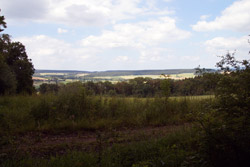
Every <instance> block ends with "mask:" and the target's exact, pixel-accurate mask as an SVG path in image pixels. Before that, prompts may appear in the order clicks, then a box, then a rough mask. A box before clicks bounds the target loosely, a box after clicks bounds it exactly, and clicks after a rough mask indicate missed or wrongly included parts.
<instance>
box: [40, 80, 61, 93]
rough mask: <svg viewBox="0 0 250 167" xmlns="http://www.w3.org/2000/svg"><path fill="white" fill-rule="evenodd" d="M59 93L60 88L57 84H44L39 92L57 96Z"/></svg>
mask: <svg viewBox="0 0 250 167" xmlns="http://www.w3.org/2000/svg"><path fill="white" fill-rule="evenodd" d="M58 91H59V86H58V85H57V84H47V83H43V84H41V85H40V87H39V92H40V93H41V94H46V93H54V94H57V92H58Z"/></svg>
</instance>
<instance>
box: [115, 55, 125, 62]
mask: <svg viewBox="0 0 250 167" xmlns="http://www.w3.org/2000/svg"><path fill="white" fill-rule="evenodd" d="M128 60H129V58H128V56H118V57H116V58H115V60H114V61H115V62H125V61H128Z"/></svg>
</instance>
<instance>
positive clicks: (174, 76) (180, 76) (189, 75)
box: [93, 73, 195, 80]
mask: <svg viewBox="0 0 250 167" xmlns="http://www.w3.org/2000/svg"><path fill="white" fill-rule="evenodd" d="M137 77H143V78H152V79H164V77H163V76H162V75H125V76H103V77H93V78H96V79H108V80H115V79H124V80H129V79H134V78H137ZM194 77H195V75H194V74H193V73H181V74H172V75H169V78H170V79H176V80H178V79H185V78H194Z"/></svg>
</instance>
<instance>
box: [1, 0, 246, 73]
mask: <svg viewBox="0 0 250 167" xmlns="http://www.w3.org/2000/svg"><path fill="white" fill-rule="evenodd" d="M0 9H1V12H0V15H4V16H5V19H6V22H7V29H6V30H5V31H4V33H7V34H10V35H11V36H12V40H13V41H20V42H21V43H23V44H24V45H25V47H26V52H27V54H28V56H29V58H31V59H32V62H33V64H34V67H35V68H36V69H51V70H87V71H105V70H144V69H180V68H181V69H185V68H195V67H197V66H198V65H200V66H201V67H204V68H215V64H216V62H218V61H219V60H220V58H219V57H218V56H221V55H225V54H226V53H228V52H230V53H232V52H236V54H235V56H236V58H237V59H239V60H242V59H250V55H249V54H248V52H249V50H250V45H249V43H248V39H249V36H248V35H249V34H250V0H202V1H201V0H35V1H34V0H22V1H20V0H1V1H0Z"/></svg>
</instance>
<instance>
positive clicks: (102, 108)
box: [0, 90, 213, 133]
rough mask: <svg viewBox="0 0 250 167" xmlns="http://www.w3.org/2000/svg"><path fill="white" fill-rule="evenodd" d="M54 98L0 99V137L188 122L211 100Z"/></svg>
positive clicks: (67, 93)
mask: <svg viewBox="0 0 250 167" xmlns="http://www.w3.org/2000/svg"><path fill="white" fill-rule="evenodd" d="M64 91H65V92H61V93H59V94H58V95H53V94H47V95H33V96H9V97H0V122H1V123H0V133H4V132H8V133H10V132H13V133H16V132H24V131H34V130H57V129H79V128H85V129H94V130H95V129H103V128H112V127H114V128H119V127H133V126H149V125H150V126H158V125H169V124H181V123H185V122H191V121H192V120H193V119H194V117H195V116H196V114H197V113H201V112H203V110H204V104H206V103H208V101H209V103H210V102H211V101H213V98H212V97H207V98H204V97H201V98H199V97H195V98H193V97H192V98H190V97H180V98H176V97H175V98H169V99H168V100H167V101H166V100H165V99H164V98H126V97H124V98H122V97H120V98H117V97H101V96H86V95H85V94H84V91H82V92H81V91H79V90H73V91H72V90H70V91H67V90H64Z"/></svg>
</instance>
